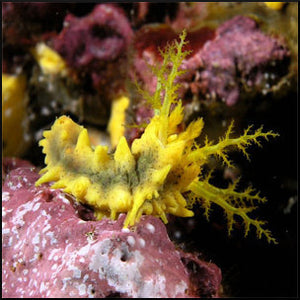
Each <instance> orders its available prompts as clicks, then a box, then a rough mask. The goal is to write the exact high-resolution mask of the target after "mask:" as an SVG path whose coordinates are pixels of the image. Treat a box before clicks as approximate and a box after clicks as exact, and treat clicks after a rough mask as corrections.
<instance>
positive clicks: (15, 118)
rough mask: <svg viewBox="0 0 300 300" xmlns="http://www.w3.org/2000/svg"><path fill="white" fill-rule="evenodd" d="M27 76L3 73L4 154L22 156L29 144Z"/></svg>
mask: <svg viewBox="0 0 300 300" xmlns="http://www.w3.org/2000/svg"><path fill="white" fill-rule="evenodd" d="M27 101H28V96H27V93H26V78H25V76H24V75H8V74H2V135H3V136H2V140H3V155H4V156H20V155H22V154H23V153H24V152H25V151H26V149H27V148H28V146H29V142H30V139H29V136H27V113H26V106H27Z"/></svg>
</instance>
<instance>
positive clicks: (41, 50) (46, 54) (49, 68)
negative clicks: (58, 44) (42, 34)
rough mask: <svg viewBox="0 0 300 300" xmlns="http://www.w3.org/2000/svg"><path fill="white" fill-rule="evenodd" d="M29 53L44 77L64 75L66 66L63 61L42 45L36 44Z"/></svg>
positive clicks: (55, 53)
mask: <svg viewBox="0 0 300 300" xmlns="http://www.w3.org/2000/svg"><path fill="white" fill-rule="evenodd" d="M31 53H32V55H33V56H34V58H35V59H36V61H37V62H38V64H39V66H40V67H41V69H42V71H43V73H44V74H46V75H62V76H64V75H66V74H67V66H66V63H65V61H64V59H63V58H62V57H61V56H60V55H59V54H58V53H57V52H55V51H54V50H52V49H51V48H50V47H48V46H47V45H46V44H44V43H38V44H37V45H36V46H35V47H34V48H32V49H31Z"/></svg>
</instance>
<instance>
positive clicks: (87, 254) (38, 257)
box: [2, 161, 221, 298]
mask: <svg viewBox="0 0 300 300" xmlns="http://www.w3.org/2000/svg"><path fill="white" fill-rule="evenodd" d="M8 163H9V165H10V168H7V167H6V171H8V172H7V173H6V175H5V181H4V183H3V186H2V201H3V206H2V222H3V225H2V293H3V297H31V298H32V297H116V296H118V297H172V298H174V297H199V296H209V297H217V296H218V290H219V288H220V282H221V272H220V269H219V268H218V267H217V266H216V265H214V264H212V263H206V262H203V261H201V260H199V259H198V258H197V257H196V256H195V255H192V254H188V253H184V252H182V251H180V250H176V248H175V246H174V245H173V243H172V242H171V241H170V239H169V238H168V235H167V232H166V229H165V226H164V225H163V223H162V222H161V221H160V220H159V219H157V218H155V217H152V216H145V217H142V218H141V221H140V222H139V223H138V224H137V225H136V226H135V227H133V228H130V229H123V228H122V225H123V221H124V218H125V215H120V217H119V219H118V220H117V221H112V220H109V219H103V220H101V221H92V220H89V218H88V217H86V219H85V220H84V219H82V218H79V214H78V205H77V208H76V209H75V208H74V205H72V201H71V202H70V201H69V198H70V197H68V196H67V195H66V194H65V193H63V192H62V191H60V190H53V189H50V188H49V186H48V185H43V186H42V187H39V188H36V187H35V186H34V182H35V181H36V180H37V178H38V177H39V175H38V173H37V170H36V169H35V168H34V167H33V166H31V165H26V164H25V165H24V166H22V167H18V164H17V163H20V161H17V163H15V164H14V166H13V164H12V163H11V161H10V162H8ZM5 166H6V161H4V167H5Z"/></svg>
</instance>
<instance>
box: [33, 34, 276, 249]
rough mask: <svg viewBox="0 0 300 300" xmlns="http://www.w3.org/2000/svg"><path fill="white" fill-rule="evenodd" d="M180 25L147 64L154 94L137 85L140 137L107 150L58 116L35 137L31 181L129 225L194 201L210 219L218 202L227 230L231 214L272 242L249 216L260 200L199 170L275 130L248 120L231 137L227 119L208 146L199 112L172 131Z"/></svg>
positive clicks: (186, 211)
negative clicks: (158, 59) (146, 108)
mask: <svg viewBox="0 0 300 300" xmlns="http://www.w3.org/2000/svg"><path fill="white" fill-rule="evenodd" d="M185 37H186V33H185V31H184V32H183V33H182V34H181V35H180V39H179V40H174V42H173V43H170V44H169V45H168V46H167V47H166V48H165V50H164V51H163V50H160V54H161V55H162V57H163V63H162V65H161V66H160V67H157V68H155V67H152V71H153V72H154V74H155V75H156V77H157V86H156V91H155V92H154V94H150V93H148V92H147V91H143V90H142V89H141V88H139V91H140V92H141V93H142V96H143V97H144V98H145V99H146V100H147V101H148V102H149V103H150V104H151V106H152V108H153V110H154V116H153V117H152V118H151V120H150V122H149V124H148V125H147V126H146V128H145V131H144V133H143V135H142V136H141V137H140V138H137V139H135V140H134V141H133V143H132V145H131V147H129V145H128V143H127V141H126V139H125V137H124V136H122V137H121V138H120V140H119V142H118V144H117V146H116V150H115V151H114V152H113V153H110V152H109V151H108V147H107V146H102V145H98V146H96V147H92V146H91V145H90V141H89V137H88V133H87V130H86V129H85V128H83V126H79V125H78V124H76V123H74V122H73V121H72V120H71V119H70V118H69V117H67V116H61V117H60V118H58V119H57V120H56V121H55V123H54V125H53V126H52V128H51V130H49V131H45V132H44V137H45V138H44V139H43V140H41V141H40V146H42V147H43V152H44V153H45V154H46V157H45V163H46V165H47V166H46V167H45V168H44V169H42V170H41V174H43V175H42V177H41V178H40V179H38V180H37V182H36V186H39V185H40V184H42V183H45V182H51V181H55V183H54V184H53V185H52V188H63V190H64V191H65V192H67V193H70V194H72V195H74V196H75V197H76V198H77V200H78V201H79V202H81V203H83V204H87V205H89V206H91V207H92V208H93V209H94V211H95V215H96V217H97V218H98V219H101V218H103V217H108V218H111V219H114V220H115V219H117V217H118V216H119V214H120V213H127V216H126V219H125V221H124V227H128V226H133V225H134V224H135V223H136V222H138V221H139V219H140V217H141V216H142V215H143V214H146V215H153V216H156V217H159V218H161V219H162V221H163V222H164V223H167V222H168V220H167V214H173V215H176V216H179V217H191V216H193V215H194V213H193V211H192V210H191V209H192V207H193V204H194V203H195V202H199V203H200V205H201V206H202V207H203V208H204V210H205V216H206V217H207V218H208V217H209V212H210V209H211V205H212V204H216V205H218V206H220V207H221V208H222V209H223V210H224V212H225V213H226V215H227V219H228V232H229V234H230V232H231V230H232V228H233V224H234V223H235V222H236V218H240V219H241V220H242V221H243V223H244V226H245V236H247V234H248V232H249V230H250V227H251V225H252V226H253V227H255V228H256V232H257V236H258V238H261V237H262V236H265V237H266V239H267V240H268V242H269V243H270V242H273V243H277V242H276V240H275V238H274V237H272V235H271V232H270V231H269V230H268V229H264V228H263V226H264V224H265V222H264V221H260V220H257V219H253V218H252V217H250V216H249V213H250V212H252V211H253V210H254V209H255V208H256V207H257V206H256V205H255V203H263V202H265V201H266V199H265V198H264V197H261V196H260V195H259V193H258V192H255V190H254V189H253V188H252V187H248V188H246V189H245V190H243V191H238V189H237V184H238V181H235V182H233V183H232V184H229V186H228V187H227V188H218V187H215V186H214V185H212V184H211V183H210V175H211V172H210V173H209V174H210V175H208V176H205V175H204V174H203V167H204V166H205V165H206V164H207V162H208V160H209V158H210V157H211V156H217V157H219V158H220V159H221V160H222V161H223V162H224V164H225V165H227V166H230V167H232V166H233V164H232V162H231V161H230V160H229V157H228V152H229V151H231V150H232V149H236V150H240V151H242V152H243V154H244V155H245V156H246V157H247V158H249V157H248V153H247V151H246V150H247V148H248V147H249V146H250V145H252V144H257V145H259V146H260V145H261V144H260V141H259V139H260V138H263V139H267V140H268V138H269V137H276V136H278V134H276V133H274V132H272V131H268V132H263V131H262V127H261V128H259V129H257V130H255V131H253V132H252V133H251V126H249V127H248V128H247V129H246V130H245V131H244V134H243V135H241V136H240V137H236V138H234V137H232V130H233V122H232V123H231V124H230V126H229V127H228V129H227V132H226V133H225V136H224V137H222V138H220V139H219V141H218V142H217V143H215V144H213V143H212V142H210V141H208V140H207V139H206V140H205V142H204V146H200V145H199V144H197V143H196V141H195V139H196V138H198V137H199V136H200V134H201V131H202V129H203V126H204V122H203V119H202V118H199V119H197V120H195V121H193V122H192V123H190V124H189V125H188V126H187V127H186V129H185V130H183V131H179V125H182V122H183V117H184V107H183V106H182V103H181V101H180V100H178V93H177V91H178V88H179V84H178V83H176V79H177V78H178V76H181V75H182V74H183V73H184V70H182V69H180V66H181V64H182V61H183V60H184V58H185V57H186V56H187V55H188V54H189V51H184V50H183V48H184V45H185V44H186V43H187V41H185Z"/></svg>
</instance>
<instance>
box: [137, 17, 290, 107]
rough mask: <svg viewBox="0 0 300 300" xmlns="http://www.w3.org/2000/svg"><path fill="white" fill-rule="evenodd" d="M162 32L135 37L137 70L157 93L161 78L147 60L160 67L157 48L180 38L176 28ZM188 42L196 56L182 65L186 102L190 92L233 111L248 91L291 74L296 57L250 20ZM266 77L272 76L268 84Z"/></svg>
mask: <svg viewBox="0 0 300 300" xmlns="http://www.w3.org/2000/svg"><path fill="white" fill-rule="evenodd" d="M158 29H159V30H157V28H155V27H150V26H148V27H144V28H142V29H141V30H140V31H139V32H137V33H136V36H135V49H136V53H137V54H136V56H135V60H134V67H135V69H136V74H137V75H138V78H139V79H140V80H141V81H142V82H143V83H144V85H145V86H146V89H147V90H149V91H151V92H153V91H154V90H155V88H156V79H155V78H154V77H153V76H151V75H150V72H149V71H147V64H146V63H145V61H147V63H148V64H150V65H155V64H157V63H159V61H160V58H159V56H158V53H157V50H156V48H157V47H153V45H154V44H155V46H160V47H163V46H164V45H165V44H166V42H167V41H168V40H170V39H173V38H174V36H175V35H176V34H175V31H174V30H173V29H172V28H171V27H169V28H162V29H160V28H158ZM153 35H156V37H155V39H153ZM187 40H188V41H190V43H189V46H188V47H189V48H190V49H191V50H192V54H191V55H189V56H188V57H187V58H186V59H185V60H184V61H183V64H182V69H185V70H187V71H188V72H187V73H186V74H185V75H184V76H182V77H181V78H180V79H179V81H180V83H182V89H181V91H180V93H181V95H180V96H181V97H182V98H184V97H183V96H184V95H185V93H187V92H189V93H191V94H193V95H197V97H198V98H199V99H200V100H201V99H202V100H208V99H213V100H216V99H219V100H222V101H224V102H225V103H226V104H227V105H228V106H231V105H234V104H236V103H237V101H238V99H239V95H240V93H241V87H242V86H247V88H248V89H249V88H250V89H254V88H256V89H258V90H263V88H264V87H265V86H269V87H271V86H273V85H275V84H276V83H277V82H278V81H279V79H280V78H281V77H282V76H283V75H284V74H287V72H288V65H289V64H288V59H289V56H290V53H289V50H288V49H287V47H286V45H285V43H284V42H283V41H282V40H281V39H280V38H276V37H273V36H269V35H266V34H265V33H264V32H263V31H261V30H260V28H259V27H258V25H257V24H256V22H255V21H254V20H253V19H251V18H249V17H245V16H236V17H234V18H232V19H231V20H228V21H226V22H224V24H222V25H221V26H219V27H218V28H217V29H216V30H215V31H213V30H209V29H206V28H202V29H200V30H197V31H191V32H188V33H187ZM199 41H200V42H199ZM158 43H160V44H159V45H157V44H158ZM278 70H280V72H278ZM265 73H269V74H271V75H272V76H268V77H269V79H268V80H266V79H265V76H264V74H265ZM270 78H271V79H270Z"/></svg>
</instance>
